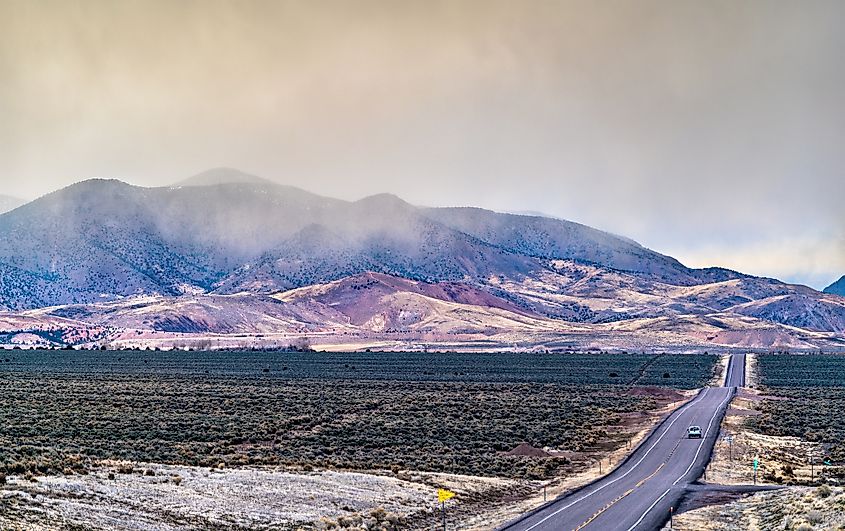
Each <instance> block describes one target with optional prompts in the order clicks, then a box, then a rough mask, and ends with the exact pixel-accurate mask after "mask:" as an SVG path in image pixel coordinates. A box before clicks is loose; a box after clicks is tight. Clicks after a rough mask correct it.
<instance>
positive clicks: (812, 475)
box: [807, 451, 816, 483]
mask: <svg viewBox="0 0 845 531" xmlns="http://www.w3.org/2000/svg"><path fill="white" fill-rule="evenodd" d="M807 457H808V458H809V459H810V483H812V482H814V481H815V480H816V471H815V469H814V466H813V465H814V464H815V460H814V459H813V452H812V451H811V452H809V453H807Z"/></svg>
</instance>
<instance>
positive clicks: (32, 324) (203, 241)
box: [0, 169, 845, 348]
mask: <svg viewBox="0 0 845 531" xmlns="http://www.w3.org/2000/svg"><path fill="white" fill-rule="evenodd" d="M0 309H5V310H6V313H5V314H2V315H4V316H5V318H6V326H5V329H4V328H3V326H2V323H3V319H2V318H0V343H2V342H3V337H4V336H3V335H4V334H5V337H6V340H7V341H9V342H13V341H16V340H17V341H24V340H26V341H54V340H55V341H67V338H69V337H75V338H80V339H79V341H78V342H80V343H84V342H85V341H88V340H91V338H96V340H97V341H104V340H110V341H129V340H130V339H129V338H132V337H134V338H135V339H136V340H138V341H141V340H143V341H162V342H165V341H167V340H173V337H171V336H168V334H170V335H173V334H176V335H182V336H183V335H185V334H188V335H190V334H201V335H203V337H205V336H207V335H209V334H210V335H224V336H225V335H231V334H245V335H247V336H251V335H255V334H259V333H260V334H269V335H270V336H273V335H274V334H277V335H278V334H281V335H285V334H312V335H313V334H318V335H322V336H323V337H325V338H331V340H332V341H333V342H335V344H340V343H343V341H349V340H350V338H349V336H350V335H351V336H352V337H354V338H355V339H354V341H353V342H354V343H355V344H370V343H374V342H378V341H385V340H387V339H386V338H388V339H389V340H390V341H391V342H393V343H391V344H402V345H406V344H413V345H416V346H419V345H428V344H444V343H445V342H447V341H448V342H456V343H461V342H463V343H472V342H473V341H476V340H478V339H479V338H482V337H483V338H486V339H487V340H489V341H491V342H492V344H499V343H501V344H520V345H525V346H527V347H532V348H534V347H537V346H538V345H542V346H544V347H548V346H549V345H550V344H553V343H555V342H556V341H557V342H560V341H561V340H563V338H570V339H568V340H566V341H564V342H563V343H561V344H575V343H583V342H593V341H595V340H596V338H604V341H605V342H607V343H610V344H618V345H620V346H625V345H627V344H629V343H631V341H632V340H633V339H635V340H636V341H634V342H635V343H636V344H647V343H648V342H649V341H653V342H654V343H655V344H673V345H699V344H701V345H707V344H724V345H743V344H746V345H748V346H778V345H783V346H793V347H796V348H798V347H800V348H813V347H815V346H821V345H831V344H833V345H836V344H840V343H841V341H842V336H843V332H845V298H842V297H839V296H837V295H833V294H822V293H819V292H816V291H815V290H812V289H810V288H808V287H805V286H795V285H788V284H784V283H782V282H779V281H777V280H773V279H765V278H756V277H752V276H749V275H744V274H742V273H738V272H734V271H730V270H726V269H718V268H711V269H691V268H688V267H686V266H684V265H683V264H681V263H680V262H678V261H677V260H675V259H673V258H671V257H668V256H665V255H662V254H660V253H657V252H655V251H652V250H650V249H647V248H645V247H643V246H641V245H639V244H638V243H636V242H634V241H632V240H630V239H627V238H624V237H620V236H615V235H613V234H609V233H606V232H602V231H599V230H596V229H593V228H590V227H587V226H584V225H580V224H578V223H573V222H569V221H564V220H558V219H551V218H546V217H541V216H530V215H515V214H502V213H497V212H492V211H488V210H483V209H479V208H424V207H417V206H413V205H411V204H409V203H407V202H405V201H403V200H402V199H400V198H398V197H395V196H392V195H388V194H383V195H376V196H372V197H367V198H364V199H361V200H359V201H354V202H349V201H342V200H337V199H330V198H326V197H322V196H319V195H316V194H312V193H310V192H306V191H304V190H301V189H297V188H292V187H287V186H282V185H278V184H274V183H273V182H271V181H267V180H264V179H262V178H260V177H256V176H252V175H248V174H243V173H241V172H237V171H236V170H230V169H216V170H211V171H209V172H205V173H203V174H200V175H198V176H195V177H192V178H190V179H187V180H185V181H182V182H180V183H178V184H176V185H174V186H172V187H163V188H140V187H135V186H131V185H128V184H125V183H123V182H120V181H115V180H90V181H84V182H81V183H78V184H75V185H73V186H70V187H68V188H65V189H62V190H59V191H57V192H54V193H52V194H49V195H47V196H44V197H42V198H40V199H38V200H36V201H33V202H31V203H28V204H26V205H24V206H23V207H21V208H18V209H16V210H14V211H12V212H7V213H6V214H3V215H0ZM247 315H249V316H251V317H249V318H245V317H244V316H247ZM12 323H14V324H12ZM16 327H17V328H16ZM132 334H134V336H133V335H132ZM162 334H163V335H162ZM337 335H341V336H346V337H345V338H341V339H343V341H341V340H339V338H338V337H337ZM388 336H389V337H388ZM573 336H577V337H575V338H573ZM156 337H157V339H155V338H156ZM180 337H181V336H180ZM15 338H17V339H15ZM57 338H58V339H57ZM183 339H184V338H183ZM228 339H231V338H228ZM252 339H253V340H254V339H255V338H254V337H253V338H252ZM311 340H312V341H313V337H312V338H311ZM248 342H249V341H248V340H245V343H248Z"/></svg>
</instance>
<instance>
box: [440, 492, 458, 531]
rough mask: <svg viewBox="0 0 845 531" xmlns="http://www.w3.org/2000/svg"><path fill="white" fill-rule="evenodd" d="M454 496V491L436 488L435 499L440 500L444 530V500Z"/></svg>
mask: <svg viewBox="0 0 845 531" xmlns="http://www.w3.org/2000/svg"><path fill="white" fill-rule="evenodd" d="M454 497H455V493H454V492H452V491H451V490H447V489H437V501H439V502H440V510H441V511H443V531H446V502H447V501H449V500H451V499H452V498H454Z"/></svg>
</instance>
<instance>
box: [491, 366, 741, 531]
mask: <svg viewBox="0 0 845 531" xmlns="http://www.w3.org/2000/svg"><path fill="white" fill-rule="evenodd" d="M744 383H745V355H744V354H734V355H732V356H731V359H730V360H729V363H728V369H727V371H726V373H725V381H724V386H723V387H708V388H705V389H703V390H702V391H701V392H700V393H699V394H698V396H696V397H695V398H694V399H693V400H691V401H690V402H688V403H687V404H686V405H684V406H682V407H680V408H678V409H677V410H675V411H674V412H673V413H672V414H671V415H669V416H668V417H667V418H666V419H665V420H664V421H663V423H662V424H661V425H660V426H659V427H658V428H657V429H656V430H654V432H653V433H652V434H651V435H650V436H649V437H648V438H647V439H646V440H644V441H643V442H642V443H640V445H639V446H638V447H637V449H636V450H635V451H634V452H633V453H632V454H631V455H630V456H629V457H628V458H627V459H626V460H625V461H624V462H623V463H622V464H621V465H620V466H618V467H617V468H616V469H615V470H614V471H613V472H611V473H610V474H608V475H607V476H605V477H603V478H602V479H600V480H598V481H596V482H594V483H592V484H590V485H587V486H586V487H584V488H581V489H579V490H577V491H574V492H572V493H569V494H566V495H564V496H563V497H561V498H558V499H556V500H554V501H553V502H551V503H549V504H547V505H545V506H543V507H542V508H541V509H539V510H537V511H534V512H532V513H529V514H527V515H524V516H523V517H521V518H519V519H517V520H515V521H513V522H511V523H509V524H507V525H505V526H504V527H502V528H501V529H503V530H504V529H507V530H508V531H561V530H578V531H580V530H582V529H584V530H596V531H611V530H621V531H634V530H636V531H647V530H652V529H660V528H661V527H662V526H663V524H664V523H665V522H666V521H667V520H668V518H669V509H670V507H672V508H674V507H677V505H678V501H679V500H680V499H681V496H682V495H683V493H684V490H685V489H686V488H687V486H688V485H689V484H690V483H692V482H693V481H695V480H696V479H698V477H699V476H701V473H702V471H703V470H704V467H705V465H706V464H707V462H708V461H709V460H710V455H711V453H712V451H713V445H714V444H715V442H716V438H717V437H718V435H719V425H720V424H721V421H722V417H723V416H724V414H725V409H726V407H727V404H728V402H730V399H731V397H732V396H733V394H734V393H735V392H736V387H741V386H743V385H744ZM693 425H698V426H701V430H702V433H703V437H702V438H701V439H688V438H687V428H688V427H689V426H693Z"/></svg>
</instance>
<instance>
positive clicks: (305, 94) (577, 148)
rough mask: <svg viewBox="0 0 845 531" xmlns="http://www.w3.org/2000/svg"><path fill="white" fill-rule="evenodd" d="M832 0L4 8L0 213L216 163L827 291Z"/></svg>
mask: <svg viewBox="0 0 845 531" xmlns="http://www.w3.org/2000/svg"><path fill="white" fill-rule="evenodd" d="M843 20H845V2H842V1H839V0H834V1H830V2H819V1H807V0H802V1H789V2H778V1H774V0H767V1H762V2H755V1H748V0H743V1H737V0H729V1H724V2H722V1H713V0H708V1H705V0H701V1H696V2H684V1H680V0H666V1H660V2H654V1H645V0H638V1H620V2H616V1H611V0H600V1H595V0H588V1H584V2H546V1H530V0H526V1H516V0H507V1H503V2H496V1H493V0H484V1H478V2H443V3H439V2H435V1H432V0H419V1H404V0H390V1H384V2H363V1H355V0H343V1H337V2H327V1H312V0H309V1H305V0H303V1H301V2H248V1H237V2H216V1H213V0H201V1H197V2H191V1H184V0H166V1H162V2H153V1H126V0H108V1H103V2H99V1H72V0H59V1H55V2H41V1H37V0H20V1H18V0H0V193H6V194H12V195H18V196H24V197H29V198H31V197H35V196H37V195H39V194H43V193H46V192H48V191H51V190H53V189H55V188H57V187H60V186H63V185H65V184H68V183H71V182H74V181H78V180H81V179H84V178H88V177H93V176H106V177H117V178H121V179H124V180H127V181H129V182H132V183H135V184H142V185H161V184H168V183H171V182H174V181H177V180H180V179H182V178H185V177H187V176H189V175H192V174H194V173H198V172H200V171H202V170H205V169H208V168H211V167H215V166H232V167H237V168H240V169H242V170H245V171H248V172H251V173H255V174H258V175H262V176H264V177H268V178H272V179H275V180H277V181H279V182H282V183H285V184H291V185H296V186H300V187H303V188H306V189H309V190H311V191H314V192H318V193H322V194H326V195H331V196H335V197H341V198H347V199H356V198H359V197H363V196H365V195H369V194H373V193H377V192H393V193H396V194H398V195H400V196H402V197H403V198H405V199H407V200H409V201H411V202H414V203H419V204H428V205H478V206H484V207H489V208H494V209H498V210H510V211H524V210H531V211H542V212H546V213H548V214H552V215H556V216H560V217H564V218H567V219H572V220H576V221H580V222H583V223H586V224H588V225H593V226H596V227H600V228H603V229H607V230H610V231H613V232H617V233H620V234H624V235H626V236H629V237H632V238H634V239H636V240H638V241H640V242H641V243H643V244H645V245H647V246H649V247H652V248H654V249H657V250H659V251H661V252H664V253H666V254H671V255H673V256H675V257H677V258H679V259H680V260H681V261H683V262H684V263H686V264H688V265H692V266H707V265H722V266H728V267H732V268H736V269H739V270H742V271H745V272H749V273H755V274H761V275H770V276H777V277H779V278H782V279H784V280H790V281H798V282H804V283H809V284H810V285H813V286H815V287H824V286H825V285H826V284H828V283H830V282H831V281H833V280H835V279H836V278H838V277H839V276H840V275H842V274H845V210H843V208H842V206H841V205H842V200H843V196H845V193H844V192H845V96H843V95H845V55H843V53H845V52H843V50H845V31H843V30H842V22H843Z"/></svg>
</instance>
